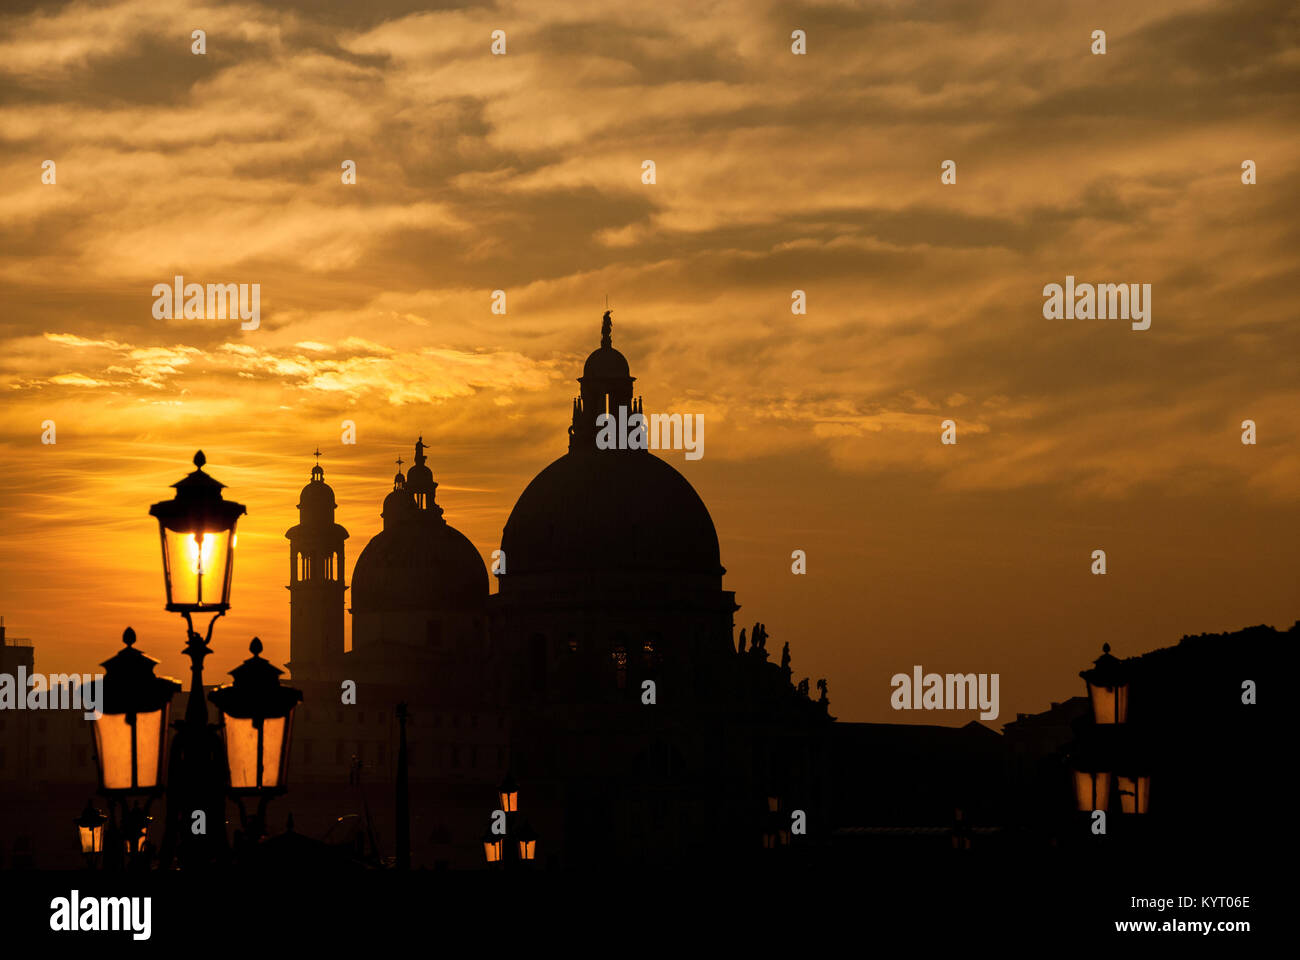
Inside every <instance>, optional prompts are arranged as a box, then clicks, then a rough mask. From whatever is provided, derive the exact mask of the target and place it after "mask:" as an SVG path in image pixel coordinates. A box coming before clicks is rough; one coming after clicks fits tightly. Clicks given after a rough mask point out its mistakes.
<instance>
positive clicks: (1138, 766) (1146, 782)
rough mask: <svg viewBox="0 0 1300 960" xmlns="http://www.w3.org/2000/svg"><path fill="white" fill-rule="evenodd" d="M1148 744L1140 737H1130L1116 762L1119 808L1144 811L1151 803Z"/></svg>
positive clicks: (1130, 811)
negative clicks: (1135, 738)
mask: <svg viewBox="0 0 1300 960" xmlns="http://www.w3.org/2000/svg"><path fill="white" fill-rule="evenodd" d="M1149 756H1150V748H1149V745H1148V744H1147V743H1146V742H1145V741H1144V740H1142V739H1137V740H1133V739H1130V740H1128V741H1127V743H1126V744H1125V747H1124V749H1123V751H1122V752H1121V754H1120V759H1119V761H1118V762H1117V764H1116V771H1115V784H1116V787H1117V789H1118V791H1119V805H1120V810H1121V811H1123V812H1124V813H1146V812H1147V809H1148V808H1149V807H1150V805H1151V776H1150V770H1151V764H1150V762H1149V760H1148V758H1149Z"/></svg>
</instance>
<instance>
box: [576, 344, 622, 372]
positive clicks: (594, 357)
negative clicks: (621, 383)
mask: <svg viewBox="0 0 1300 960" xmlns="http://www.w3.org/2000/svg"><path fill="white" fill-rule="evenodd" d="M631 373H632V370H631V368H630V367H629V366H628V365H627V357H625V356H623V354H621V353H619V352H618V351H617V350H615V349H614V348H613V347H599V348H597V349H595V350H593V351H591V355H590V356H589V357H587V362H586V363H585V364H583V367H582V376H583V378H584V379H585V378H586V377H595V378H596V379H600V378H602V377H628V376H630V375H631Z"/></svg>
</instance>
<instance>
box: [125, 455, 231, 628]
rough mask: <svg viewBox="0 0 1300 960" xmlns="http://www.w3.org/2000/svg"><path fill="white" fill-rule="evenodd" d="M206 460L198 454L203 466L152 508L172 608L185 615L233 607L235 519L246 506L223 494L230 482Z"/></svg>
mask: <svg viewBox="0 0 1300 960" xmlns="http://www.w3.org/2000/svg"><path fill="white" fill-rule="evenodd" d="M205 462H206V460H205V458H204V456H203V451H202V450H200V451H199V452H198V453H196V454H195V455H194V465H195V466H196V467H197V468H198V469H197V470H195V471H193V472H192V473H190V474H188V475H187V476H186V477H184V478H183V479H182V480H179V481H178V482H176V483H174V484H172V486H173V487H175V488H176V496H175V497H174V498H173V499H171V500H163V501H161V502H159V503H155V504H154V505H153V506H152V507H150V508H149V513H150V514H151V515H153V516H154V517H156V518H157V519H158V530H159V534H160V536H161V538H162V552H163V580H164V583H165V585H166V588H167V609H168V610H172V611H175V612H180V613H224V612H225V611H226V610H228V609H230V582H231V573H232V570H233V569H234V562H235V523H236V521H238V519H239V518H240V516H241V515H242V514H243V513H244V512H245V509H244V505H243V504H242V503H235V502H234V501H233V500H225V499H223V498H222V496H221V488H222V487H224V486H225V484H222V483H219V482H217V481H216V480H214V479H213V478H212V477H210V476H208V475H207V474H206V473H204V472H203V464H204V463H205Z"/></svg>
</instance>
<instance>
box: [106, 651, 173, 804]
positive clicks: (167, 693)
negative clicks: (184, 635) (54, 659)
mask: <svg viewBox="0 0 1300 960" xmlns="http://www.w3.org/2000/svg"><path fill="white" fill-rule="evenodd" d="M122 643H123V644H125V646H124V647H123V648H122V649H121V650H119V651H118V652H117V653H115V654H114V655H113V656H111V657H109V658H108V659H107V660H105V661H104V662H103V663H102V664H101V666H102V667H103V668H104V702H103V705H102V707H101V716H99V717H97V718H96V719H95V757H96V760H97V762H98V765H99V789H100V792H101V793H103V794H104V795H105V796H108V797H125V796H129V795H131V794H135V793H148V794H155V793H157V792H159V790H160V789H161V786H162V780H163V748H164V747H165V745H166V743H167V737H166V735H165V731H166V730H167V715H168V713H169V711H170V709H171V700H172V696H173V695H174V694H175V693H176V691H177V690H179V689H180V688H181V685H180V684H179V683H177V682H176V681H175V680H172V679H171V678H169V677H157V676H154V668H155V667H157V666H158V661H157V660H154V659H153V658H152V657H147V656H145V655H144V654H143V653H141V652H140V651H139V650H137V649H135V631H134V630H132V629H131V628H130V627H127V628H126V629H125V630H124V631H123V632H122Z"/></svg>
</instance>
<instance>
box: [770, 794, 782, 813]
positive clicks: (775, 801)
mask: <svg viewBox="0 0 1300 960" xmlns="http://www.w3.org/2000/svg"><path fill="white" fill-rule="evenodd" d="M780 809H781V798H780V797H768V798H767V810H768V813H776V812H777V811H778V810H780Z"/></svg>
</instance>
